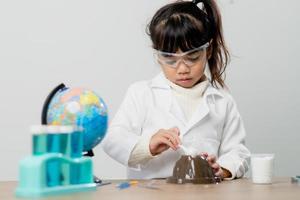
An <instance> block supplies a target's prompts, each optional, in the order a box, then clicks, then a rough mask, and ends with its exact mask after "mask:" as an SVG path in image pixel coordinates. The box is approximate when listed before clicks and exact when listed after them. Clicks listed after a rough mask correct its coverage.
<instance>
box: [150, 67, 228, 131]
mask: <svg viewBox="0 0 300 200" xmlns="http://www.w3.org/2000/svg"><path fill="white" fill-rule="evenodd" d="M150 87H151V88H153V89H163V90H166V92H167V93H164V94H169V95H171V87H170V85H169V84H168V83H167V80H166V78H165V76H164V74H163V73H160V74H158V75H157V76H156V77H154V78H153V79H152V81H151V83H150ZM167 96H168V95H167ZM215 96H219V97H221V98H222V97H224V95H223V94H222V93H221V92H220V91H219V90H218V89H216V88H215V87H213V86H212V85H211V83H209V85H208V87H207V89H206V90H205V92H204V94H203V99H204V100H203V101H201V102H200V104H201V105H199V107H198V109H197V110H196V111H195V113H194V115H193V116H192V118H191V119H190V120H189V121H188V122H186V120H185V117H184V114H183V111H182V110H181V108H180V107H179V105H178V104H177V103H176V101H175V99H174V98H171V96H170V98H167V99H165V102H166V103H167V102H168V103H167V105H166V106H167V108H168V110H169V112H170V113H171V114H172V115H173V116H174V117H176V118H177V119H178V120H180V121H181V122H182V123H183V124H184V127H185V128H184V130H182V131H181V137H182V136H183V135H185V134H186V133H187V132H188V131H189V130H190V129H191V128H193V127H194V126H195V125H196V124H197V123H198V122H199V121H201V120H202V119H203V118H204V117H205V116H206V115H207V114H208V113H209V111H210V109H209V106H208V104H207V99H208V98H209V99H210V100H212V102H213V103H215ZM165 97H166V96H165ZM210 97H211V98H210ZM200 108H201V109H200Z"/></svg>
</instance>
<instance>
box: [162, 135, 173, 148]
mask: <svg viewBox="0 0 300 200" xmlns="http://www.w3.org/2000/svg"><path fill="white" fill-rule="evenodd" d="M161 142H162V143H164V144H166V145H168V146H169V147H171V148H172V149H173V150H174V151H176V147H175V145H174V144H173V143H172V142H171V140H170V139H168V138H166V137H161Z"/></svg>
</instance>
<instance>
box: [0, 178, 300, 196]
mask: <svg viewBox="0 0 300 200" xmlns="http://www.w3.org/2000/svg"><path fill="white" fill-rule="evenodd" d="M123 181H124V180H123ZM120 182H122V181H113V182H112V184H109V185H105V186H102V187H99V188H97V190H96V191H93V192H82V193H72V194H68V195H63V196H51V197H47V198H41V199H55V200H67V199H68V200H105V199H118V200H129V199H130V200H135V199H138V200H148V199H149V200H156V199H170V200H171V199H172V200H176V199H180V200H191V199H197V200H201V199H205V200H209V199H222V200H227V199H228V200H235V199H236V200H247V199H255V200H258V199H264V200H268V199H270V200H276V199H278V200H279V199H280V200H289V199H291V200H294V199H295V200H296V199H300V185H298V184H292V183H291V179H290V178H287V177H285V178H275V180H274V182H273V184H271V185H256V184H253V183H252V182H251V180H249V179H237V180H232V181H223V182H221V183H220V184H217V185H193V184H185V185H176V184H167V183H166V182H165V180H155V181H154V184H153V185H152V186H155V187H157V188H158V189H149V188H145V187H142V186H144V185H145V184H147V183H149V182H150V181H146V180H145V181H139V183H138V185H135V186H131V187H129V188H127V189H122V190H120V189H118V188H117V187H116V185H117V184H118V183H120ZM152 182H153V180H152ZM16 186H17V182H15V181H7V182H5V181H4V182H0V200H12V199H20V198H16V197H15V195H14V190H15V188H16Z"/></svg>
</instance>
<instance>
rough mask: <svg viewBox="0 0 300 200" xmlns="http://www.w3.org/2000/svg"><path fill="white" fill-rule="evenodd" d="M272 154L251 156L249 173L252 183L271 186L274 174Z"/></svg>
mask: <svg viewBox="0 0 300 200" xmlns="http://www.w3.org/2000/svg"><path fill="white" fill-rule="evenodd" d="M274 157H275V155H274V154H252V155H251V171H252V182H253V183H257V184H271V183H272V178H273V174H274Z"/></svg>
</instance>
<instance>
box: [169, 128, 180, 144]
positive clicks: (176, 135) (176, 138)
mask: <svg viewBox="0 0 300 200" xmlns="http://www.w3.org/2000/svg"><path fill="white" fill-rule="evenodd" d="M167 132H168V133H169V134H170V135H172V136H173V138H174V139H175V140H176V143H177V145H179V144H181V140H180V138H179V135H178V134H177V133H176V132H174V131H167Z"/></svg>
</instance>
